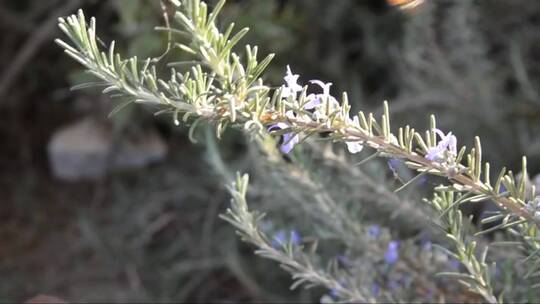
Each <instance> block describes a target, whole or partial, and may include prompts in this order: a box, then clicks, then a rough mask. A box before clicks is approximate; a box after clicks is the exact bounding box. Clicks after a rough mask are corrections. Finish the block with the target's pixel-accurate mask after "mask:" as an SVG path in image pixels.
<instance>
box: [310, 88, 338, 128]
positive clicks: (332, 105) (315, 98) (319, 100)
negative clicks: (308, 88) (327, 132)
mask: <svg viewBox="0 0 540 304" xmlns="http://www.w3.org/2000/svg"><path fill="white" fill-rule="evenodd" d="M310 82H311V83H313V84H316V85H318V86H320V87H321V88H322V89H323V93H322V94H309V95H308V96H307V99H308V103H306V105H305V106H304V108H305V109H306V110H309V109H315V112H314V113H313V115H314V117H315V119H317V120H319V119H323V118H326V116H327V115H328V113H326V108H327V107H326V106H321V105H323V104H324V102H328V103H329V104H328V109H329V110H330V112H333V111H334V110H336V109H338V108H339V103H338V101H337V100H336V98H334V96H332V95H330V87H331V86H332V83H331V82H329V83H324V82H322V81H320V80H311V81H310Z"/></svg>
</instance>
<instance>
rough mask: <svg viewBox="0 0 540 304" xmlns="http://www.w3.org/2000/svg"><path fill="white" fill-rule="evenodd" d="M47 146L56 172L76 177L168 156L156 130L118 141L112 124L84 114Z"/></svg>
mask: <svg viewBox="0 0 540 304" xmlns="http://www.w3.org/2000/svg"><path fill="white" fill-rule="evenodd" d="M113 148H114V149H115V150H114V151H113ZM47 150H48V156H49V163H50V167H51V170H52V172H53V174H54V176H55V177H57V178H59V179H62V180H68V181H75V180H81V179H98V178H100V177H103V176H104V175H105V174H107V173H108V172H110V171H112V170H118V169H122V170H124V169H137V168H142V167H144V166H146V165H147V164H149V163H152V162H158V161H160V160H163V159H164V158H165V156H166V154H167V145H166V144H165V143H164V141H163V139H162V138H161V137H160V136H159V134H158V133H157V132H156V131H155V130H153V131H146V132H143V133H138V134H137V135H136V136H135V137H133V136H132V137H131V138H122V140H121V141H120V142H119V143H116V144H115V143H113V134H112V130H111V129H110V128H107V127H106V126H104V125H103V124H101V123H99V122H98V121H96V120H95V119H92V118H84V119H82V120H80V121H77V122H75V123H74V124H71V125H68V126H66V127H64V128H62V129H60V130H58V131H57V132H56V133H55V134H54V135H53V136H52V139H51V141H50V142H49V144H48V147H47Z"/></svg>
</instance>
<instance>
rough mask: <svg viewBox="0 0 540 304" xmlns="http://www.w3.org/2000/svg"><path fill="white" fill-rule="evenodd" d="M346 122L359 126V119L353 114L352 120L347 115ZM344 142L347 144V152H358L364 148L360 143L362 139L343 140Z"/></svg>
mask: <svg viewBox="0 0 540 304" xmlns="http://www.w3.org/2000/svg"><path fill="white" fill-rule="evenodd" d="M347 123H348V124H352V125H353V126H354V127H356V128H360V121H359V120H358V116H355V117H354V118H353V119H352V120H351V119H350V118H348V117H347ZM345 144H346V145H347V149H348V150H349V152H350V153H352V154H355V153H358V152H360V151H362V149H363V148H364V146H363V145H362V141H347V142H345Z"/></svg>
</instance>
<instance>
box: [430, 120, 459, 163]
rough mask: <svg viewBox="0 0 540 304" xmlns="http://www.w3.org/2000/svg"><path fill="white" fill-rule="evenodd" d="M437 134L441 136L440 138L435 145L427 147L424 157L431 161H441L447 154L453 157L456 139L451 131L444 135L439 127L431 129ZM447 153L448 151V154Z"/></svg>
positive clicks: (455, 151)
mask: <svg viewBox="0 0 540 304" xmlns="http://www.w3.org/2000/svg"><path fill="white" fill-rule="evenodd" d="M433 131H435V133H436V134H437V135H439V136H440V137H441V140H440V141H439V142H438V143H437V146H436V147H431V148H429V149H428V151H427V154H426V156H425V157H426V159H428V160H431V161H437V162H441V161H443V160H445V159H446V158H447V157H448V156H451V157H455V156H456V155H457V147H456V143H457V139H456V137H455V136H454V135H452V132H448V134H446V135H444V133H443V132H442V131H441V130H439V129H436V128H435V129H433ZM447 153H450V155H448V154H447Z"/></svg>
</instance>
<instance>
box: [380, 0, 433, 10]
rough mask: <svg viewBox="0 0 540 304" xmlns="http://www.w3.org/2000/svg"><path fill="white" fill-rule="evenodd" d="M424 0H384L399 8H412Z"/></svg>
mask: <svg viewBox="0 0 540 304" xmlns="http://www.w3.org/2000/svg"><path fill="white" fill-rule="evenodd" d="M425 1H426V0H386V2H387V3H388V4H389V5H390V6H393V7H397V8H399V9H401V10H412V9H415V8H417V7H419V6H420V5H422V4H423V3H424V2H425Z"/></svg>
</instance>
